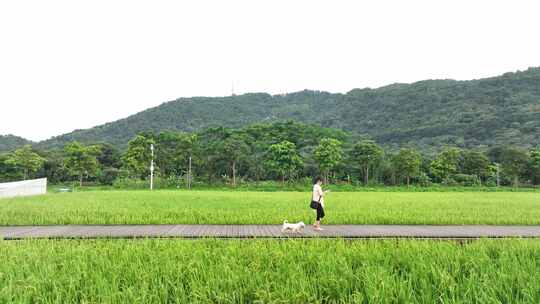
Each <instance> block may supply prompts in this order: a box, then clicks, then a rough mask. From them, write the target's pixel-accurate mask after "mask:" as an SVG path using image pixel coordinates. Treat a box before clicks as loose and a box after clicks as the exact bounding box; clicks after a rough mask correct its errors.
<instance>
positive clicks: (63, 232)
mask: <svg viewBox="0 0 540 304" xmlns="http://www.w3.org/2000/svg"><path fill="white" fill-rule="evenodd" d="M323 228H324V229H325V230H323V231H315V230H314V229H313V227H312V226H311V225H307V226H306V227H305V229H304V232H303V233H282V232H281V225H66V226H59V225H55V226H0V238H4V239H24V238H100V237H180V238H182V237H185V238H193V237H233V238H245V237H270V238H283V237H292V238H297V237H308V238H309V237H343V238H357V237H358V238H411V237H412V238H437V239H439V238H480V237H534V238H540V226H490V225H463V226H457V225H456V226H448V225H445V226H443V225H441V226H429V225H327V226H323Z"/></svg>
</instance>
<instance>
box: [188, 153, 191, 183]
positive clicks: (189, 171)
mask: <svg viewBox="0 0 540 304" xmlns="http://www.w3.org/2000/svg"><path fill="white" fill-rule="evenodd" d="M188 189H189V190H191V156H189V169H188Z"/></svg>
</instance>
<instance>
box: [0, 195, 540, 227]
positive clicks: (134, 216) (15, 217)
mask: <svg viewBox="0 0 540 304" xmlns="http://www.w3.org/2000/svg"><path fill="white" fill-rule="evenodd" d="M309 200H310V193H306V192H244V191H240V192H234V191H182V190H176V191H175V190H162V191H161V190H160V191H154V192H150V191H136V190H135V191H88V192H78V193H57V194H47V195H43V196H35V197H24V198H12V199H2V200H0V225H49V224H279V223H281V222H282V221H283V220H284V219H288V220H289V221H300V220H302V221H304V222H306V223H307V222H311V221H312V220H313V217H314V214H313V211H312V210H311V209H309V207H308V204H309ZM326 213H327V217H326V218H325V221H324V222H325V223H326V224H500V225H511V224H515V225H518V224H520V225H538V224H540V192H493V193H490V192H333V193H330V194H328V196H327V199H326Z"/></svg>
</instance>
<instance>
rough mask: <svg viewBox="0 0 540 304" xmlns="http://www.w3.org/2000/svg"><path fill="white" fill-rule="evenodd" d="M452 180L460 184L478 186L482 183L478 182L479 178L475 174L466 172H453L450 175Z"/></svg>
mask: <svg viewBox="0 0 540 304" xmlns="http://www.w3.org/2000/svg"><path fill="white" fill-rule="evenodd" d="M452 178H453V180H455V181H456V183H458V185H460V186H466V187H471V186H480V185H481V184H482V183H481V182H480V178H478V176H476V175H468V174H455V175H453V176H452Z"/></svg>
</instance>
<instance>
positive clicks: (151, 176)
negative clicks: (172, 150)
mask: <svg viewBox="0 0 540 304" xmlns="http://www.w3.org/2000/svg"><path fill="white" fill-rule="evenodd" d="M150 150H151V151H152V160H151V161H150V190H154V144H150Z"/></svg>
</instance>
